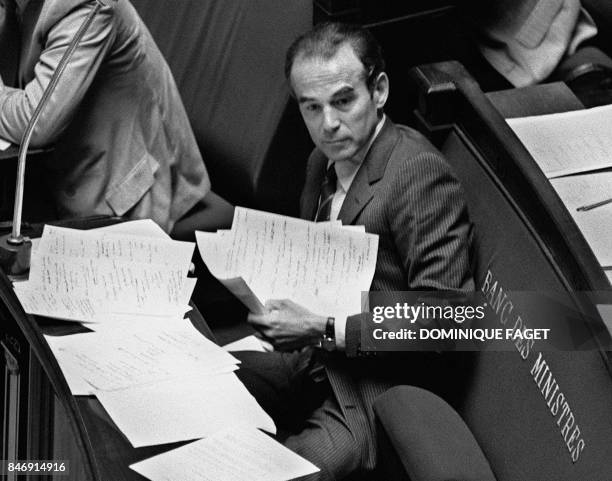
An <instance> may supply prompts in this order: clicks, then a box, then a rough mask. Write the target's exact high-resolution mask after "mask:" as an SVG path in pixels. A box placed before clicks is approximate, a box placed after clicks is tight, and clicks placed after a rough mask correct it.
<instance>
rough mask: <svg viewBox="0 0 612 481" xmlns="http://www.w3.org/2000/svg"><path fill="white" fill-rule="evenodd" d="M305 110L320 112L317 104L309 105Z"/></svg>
mask: <svg viewBox="0 0 612 481" xmlns="http://www.w3.org/2000/svg"><path fill="white" fill-rule="evenodd" d="M304 109H305V110H306V111H307V112H317V111H318V110H319V106H318V105H317V104H307V105H306V106H305V107H304Z"/></svg>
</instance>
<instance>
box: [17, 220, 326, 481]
mask: <svg viewBox="0 0 612 481" xmlns="http://www.w3.org/2000/svg"><path fill="white" fill-rule="evenodd" d="M35 247H36V249H35V254H34V255H33V261H32V270H31V273H30V280H29V281H28V282H25V283H19V284H16V285H15V290H16V292H17V294H18V296H19V297H20V299H21V301H22V303H24V305H25V306H26V310H27V311H28V312H31V313H35V314H42V315H45V316H49V317H58V318H62V319H69V320H74V321H81V322H87V323H88V324H87V326H88V327H90V328H92V327H93V329H94V330H93V332H87V333H79V334H72V335H67V336H45V337H46V339H47V342H48V344H49V346H50V347H51V349H52V351H53V353H54V354H55V357H56V358H57V361H58V363H59V365H60V367H61V369H62V371H63V373H64V377H65V378H66V381H67V382H68V385H69V387H70V389H71V391H72V393H73V394H75V395H95V396H96V397H97V398H98V399H99V401H100V403H101V404H102V406H103V407H104V409H105V410H106V411H107V412H108V414H109V416H110V417H111V418H112V419H113V421H114V422H115V424H116V425H117V427H118V428H119V429H120V430H121V431H122V432H123V434H124V435H125V436H126V438H127V439H128V441H129V442H130V443H131V444H132V445H133V446H134V447H141V446H148V445H153V444H166V443H173V442H178V441H186V440H193V439H200V438H204V439H202V440H201V441H198V442H195V443H192V444H190V445H188V446H184V447H182V448H179V449H177V450H173V451H169V452H167V453H165V454H162V455H158V456H156V457H155V458H152V459H150V460H145V461H142V462H140V463H137V464H136V465H134V466H133V469H135V470H136V471H138V472H139V473H141V474H143V475H144V476H148V477H150V478H151V479H154V480H162V479H168V480H169V479H185V480H187V479H214V480H215V481H224V480H230V479H241V480H242V479H247V478H248V479H261V480H264V479H265V480H279V481H280V480H288V479H291V478H294V477H296V476H302V475H305V474H309V473H313V472H315V471H317V468H316V467H315V466H313V465H312V464H310V463H309V462H307V461H305V460H304V459H302V458H301V457H299V456H297V455H296V454H294V453H292V452H290V451H289V450H287V449H286V448H284V447H283V446H282V445H280V444H279V443H277V442H276V441H274V440H273V439H272V438H270V437H268V436H267V435H265V434H263V433H262V432H260V431H258V429H263V430H265V431H267V432H269V433H275V432H276V427H275V425H274V422H273V421H272V419H271V418H270V417H269V416H268V414H266V412H265V411H264V410H263V409H262V408H261V407H260V406H259V404H258V403H257V401H256V400H255V398H253V397H252V396H251V394H250V393H249V392H248V391H247V389H246V388H245V387H244V386H243V385H242V383H241V382H240V381H239V380H238V378H237V377H236V375H235V374H234V371H235V370H236V369H238V360H237V359H236V358H234V357H233V356H232V355H231V354H229V353H228V352H227V351H226V350H224V349H222V348H221V347H219V346H217V345H216V344H214V343H213V342H211V341H210V340H208V339H207V338H206V337H204V336H203V335H202V334H201V333H200V332H199V331H197V330H196V329H195V328H194V327H193V325H192V324H191V323H190V322H189V321H188V320H185V319H183V316H184V313H185V311H186V305H187V302H188V300H189V297H190V295H191V290H192V289H193V284H194V283H195V279H188V278H187V277H186V275H187V271H188V269H189V266H190V261H191V255H192V253H193V248H194V245H193V244H190V243H182V242H174V241H171V240H169V238H168V237H167V235H166V234H165V233H164V232H163V230H161V229H160V228H159V226H157V225H156V224H155V223H153V222H152V221H149V220H142V221H133V222H126V223H122V224H117V225H115V226H110V227H107V228H103V229H100V230H97V231H87V232H83V231H72V230H70V229H62V228H56V227H50V226H46V227H45V232H44V235H43V238H42V239H41V240H40V242H38V243H37V245H36V246H35ZM92 323H93V324H92ZM118 323H121V324H118ZM201 450H204V451H205V454H204V455H202V454H201ZM193 453H195V454H197V457H196V458H190V459H189V462H185V463H183V464H174V462H175V460H177V459H184V457H185V456H187V457H188V458H189V457H190V456H191V455H192V454H193ZM184 470H187V471H185V474H184V473H183V471H184ZM188 472H189V473H191V474H192V475H193V476H196V477H189V475H188V474H186V473H188ZM177 473H178V474H177ZM194 473H206V474H205V475H206V476H209V477H208V478H206V477H204V478H203V477H202V475H198V474H194ZM245 473H248V474H246V477H245ZM197 476H199V477H197Z"/></svg>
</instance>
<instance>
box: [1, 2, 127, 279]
mask: <svg viewBox="0 0 612 481" xmlns="http://www.w3.org/2000/svg"><path fill="white" fill-rule="evenodd" d="M115 3H117V0H96V1H95V5H94V8H93V9H92V10H91V12H89V14H88V15H87V17H86V18H85V20H83V23H82V24H81V26H80V27H79V29H78V30H77V31H76V33H75V34H74V37H73V38H72V40H71V41H70V44H69V45H68V48H67V49H66V51H65V52H64V54H63V55H62V58H61V59H60V61H59V63H58V66H57V68H56V69H55V72H53V75H52V76H51V80H50V81H49V85H47V88H46V89H45V91H44V92H43V95H42V97H41V99H40V102H38V105H37V106H36V109H35V110H34V113H33V114H32V117H31V118H30V121H29V122H28V125H27V126H26V129H25V131H24V133H23V136H22V138H21V143H20V145H19V156H18V161H17V182H16V185H15V204H14V208H13V227H12V231H11V233H10V234H7V235H4V236H2V237H0V267H1V268H2V269H3V270H4V272H5V273H6V274H7V275H8V276H9V277H13V278H16V277H21V276H24V275H25V274H27V272H28V271H29V269H30V256H31V251H32V241H31V240H30V239H29V238H27V237H24V236H23V235H22V234H21V217H22V213H23V191H24V183H25V166H26V157H27V154H28V146H29V145H30V140H31V139H32V133H33V132H34V128H35V127H36V124H37V122H38V119H39V118H40V115H41V113H42V112H43V110H44V108H45V106H46V104H47V102H48V101H49V98H50V97H51V94H52V93H53V91H54V90H55V88H56V86H57V84H58V82H59V80H60V78H61V77H62V74H63V73H64V70H66V66H67V65H68V62H69V61H70V59H71V58H72V55H73V54H74V52H75V50H76V48H77V46H78V44H79V42H80V41H81V39H82V38H83V36H84V35H85V33H86V32H87V30H88V29H89V27H90V26H91V23H92V22H93V20H94V18H95V16H96V15H97V14H98V12H99V11H100V9H102V8H103V7H107V6H112V5H113V4H115Z"/></svg>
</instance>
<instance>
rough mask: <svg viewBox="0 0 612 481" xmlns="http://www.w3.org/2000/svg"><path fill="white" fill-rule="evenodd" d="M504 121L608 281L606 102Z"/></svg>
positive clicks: (610, 175) (610, 203)
mask: <svg viewBox="0 0 612 481" xmlns="http://www.w3.org/2000/svg"><path fill="white" fill-rule="evenodd" d="M507 122H508V124H509V125H510V127H511V128H512V129H513V130H514V133H515V134H516V135H517V136H518V137H519V139H520V140H521V142H522V143H523V144H524V145H525V147H526V148H527V150H528V151H529V153H530V154H531V155H532V157H533V158H534V160H535V161H536V163H537V164H538V165H539V166H540V168H541V169H542V171H543V172H544V174H545V175H546V176H547V177H548V178H549V179H550V181H551V183H552V186H553V187H554V189H555V190H556V191H557V194H558V195H559V197H560V198H561V200H562V201H563V203H564V204H565V206H566V207H567V209H568V212H569V213H570V215H571V216H572V218H573V219H574V221H575V222H576V225H577V226H578V228H579V229H580V230H581V232H582V234H583V236H584V238H585V239H586V241H587V243H588V244H589V246H590V247H591V249H592V250H593V253H594V254H595V257H596V258H597V260H598V261H599V263H600V265H601V266H602V267H603V268H604V269H606V270H607V272H606V273H607V274H608V278H609V279H611V281H612V273H610V272H609V271H610V270H612V242H610V239H612V222H611V221H610V220H611V219H612V171H611V170H610V168H611V167H612V135H610V125H611V124H612V105H605V106H602V107H596V108H592V109H585V110H576V111H572V112H564V113H559V114H550V115H540V116H535V117H523V118H516V119H508V120H507Z"/></svg>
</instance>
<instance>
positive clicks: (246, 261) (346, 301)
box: [196, 207, 378, 318]
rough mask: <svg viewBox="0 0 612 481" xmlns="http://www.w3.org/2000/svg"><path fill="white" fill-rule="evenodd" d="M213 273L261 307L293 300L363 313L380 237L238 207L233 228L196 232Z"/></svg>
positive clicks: (328, 310)
mask: <svg viewBox="0 0 612 481" xmlns="http://www.w3.org/2000/svg"><path fill="white" fill-rule="evenodd" d="M196 238H197V242H198V248H199V250H200V253H201V255H202V259H203V260H204V262H205V263H206V265H207V267H208V268H209V270H210V271H211V272H212V273H213V275H215V277H217V278H218V279H220V280H221V282H225V283H226V285H227V286H228V288H230V289H232V288H233V287H234V286H235V285H239V286H240V287H241V289H239V290H237V292H236V293H237V295H238V297H239V298H244V297H245V294H244V293H245V289H244V288H243V284H241V283H240V281H237V279H242V281H243V282H244V285H246V286H247V287H248V289H249V290H250V291H252V292H253V294H254V296H255V299H252V300H250V301H248V302H249V303H250V304H249V303H247V301H244V300H243V302H244V303H245V305H247V307H249V308H251V309H253V308H252V307H251V305H254V306H256V307H257V305H262V304H263V303H265V301H266V300H269V299H283V298H288V299H292V300H293V301H295V302H297V303H298V304H301V305H303V306H305V307H307V308H309V309H311V310H313V311H314V312H318V313H325V314H328V315H335V316H337V317H338V318H340V317H346V316H347V315H350V314H355V313H358V312H361V292H362V291H367V290H369V288H370V284H371V282H372V277H373V275H374V269H375V267H376V255H377V249H378V236H376V235H373V234H366V233H364V232H362V231H359V230H356V229H344V228H338V226H336V225H333V224H326V223H315V222H309V221H305V220H302V219H295V218H292V217H286V216H280V215H276V214H270V213H267V212H260V211H255V210H251V209H245V208H241V207H238V208H236V210H235V213H234V220H233V224H232V229H231V230H230V231H220V232H218V233H217V234H211V233H202V232H196Z"/></svg>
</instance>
